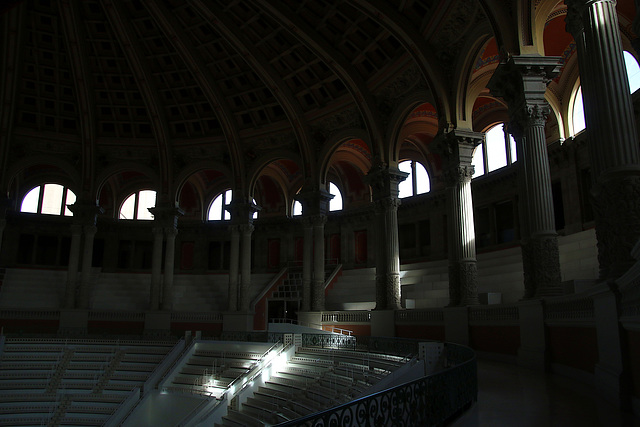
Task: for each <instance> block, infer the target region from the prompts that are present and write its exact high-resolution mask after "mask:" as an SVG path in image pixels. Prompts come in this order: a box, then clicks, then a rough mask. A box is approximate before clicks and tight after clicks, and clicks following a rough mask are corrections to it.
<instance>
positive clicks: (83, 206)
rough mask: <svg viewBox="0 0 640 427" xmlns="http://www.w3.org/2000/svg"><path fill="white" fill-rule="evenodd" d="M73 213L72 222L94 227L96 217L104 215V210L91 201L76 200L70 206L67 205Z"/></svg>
mask: <svg viewBox="0 0 640 427" xmlns="http://www.w3.org/2000/svg"><path fill="white" fill-rule="evenodd" d="M67 207H68V208H69V210H70V211H71V212H73V217H74V219H73V221H74V222H75V223H77V224H81V225H87V224H91V225H95V224H96V219H97V218H98V215H101V214H103V213H104V209H103V208H102V207H101V206H99V205H97V204H96V202H95V201H91V200H76V202H75V203H74V204H72V205H67Z"/></svg>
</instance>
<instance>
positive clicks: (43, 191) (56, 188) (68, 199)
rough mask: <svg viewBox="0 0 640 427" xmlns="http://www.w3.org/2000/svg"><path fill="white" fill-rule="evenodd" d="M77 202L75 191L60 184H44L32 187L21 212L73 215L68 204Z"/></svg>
mask: <svg viewBox="0 0 640 427" xmlns="http://www.w3.org/2000/svg"><path fill="white" fill-rule="evenodd" d="M75 202H76V195H75V194H74V193H73V191H71V190H69V189H67V188H65V187H63V186H62V185H59V184H44V185H39V186H37V187H35V188H32V189H31V190H30V191H29V192H28V193H27V195H26V196H24V199H22V204H21V206H20V212H28V213H40V214H45V215H61V214H64V215H65V216H73V213H72V212H71V211H70V210H69V209H68V208H67V206H66V205H72V204H74V203H75Z"/></svg>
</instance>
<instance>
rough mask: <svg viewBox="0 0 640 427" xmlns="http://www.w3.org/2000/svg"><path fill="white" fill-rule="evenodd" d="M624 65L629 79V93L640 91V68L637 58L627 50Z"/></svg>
mask: <svg viewBox="0 0 640 427" xmlns="http://www.w3.org/2000/svg"><path fill="white" fill-rule="evenodd" d="M624 65H625V66H626V68H627V77H628V78H629V91H630V92H631V93H634V92H635V91H637V90H638V89H640V66H638V61H636V58H635V57H634V56H633V55H632V54H630V53H629V52H627V51H626V50H625V51H624Z"/></svg>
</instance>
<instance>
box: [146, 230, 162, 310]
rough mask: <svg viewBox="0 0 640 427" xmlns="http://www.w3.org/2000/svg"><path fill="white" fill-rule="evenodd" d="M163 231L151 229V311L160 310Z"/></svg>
mask: <svg viewBox="0 0 640 427" xmlns="http://www.w3.org/2000/svg"><path fill="white" fill-rule="evenodd" d="M163 241H164V230H163V228H162V227H153V252H152V258H151V303H150V307H149V308H150V309H151V310H159V309H160V289H161V287H162V242H163Z"/></svg>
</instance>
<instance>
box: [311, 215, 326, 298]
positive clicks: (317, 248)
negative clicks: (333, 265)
mask: <svg viewBox="0 0 640 427" xmlns="http://www.w3.org/2000/svg"><path fill="white" fill-rule="evenodd" d="M312 221H313V280H312V283H311V293H312V297H311V310H312V311H322V310H324V224H325V222H326V221H327V217H326V216H324V215H318V216H314V217H313V218H312Z"/></svg>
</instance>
